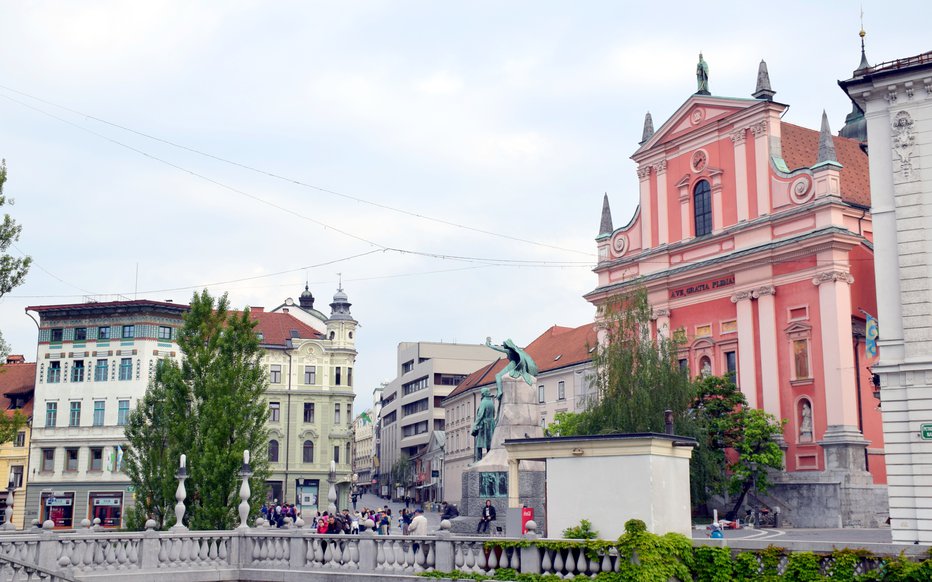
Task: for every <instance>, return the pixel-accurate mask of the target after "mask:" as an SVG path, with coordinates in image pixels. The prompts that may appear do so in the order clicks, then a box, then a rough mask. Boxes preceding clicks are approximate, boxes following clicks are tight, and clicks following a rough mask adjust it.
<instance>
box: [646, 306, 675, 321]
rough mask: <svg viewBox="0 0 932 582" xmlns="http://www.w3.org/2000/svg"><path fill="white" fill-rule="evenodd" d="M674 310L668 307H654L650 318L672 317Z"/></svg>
mask: <svg viewBox="0 0 932 582" xmlns="http://www.w3.org/2000/svg"><path fill="white" fill-rule="evenodd" d="M671 313H672V311H671V310H670V309H668V308H666V307H661V308H660V309H654V310H652V311H651V315H650V318H651V319H652V320H657V319H660V318H661V317H670V314H671Z"/></svg>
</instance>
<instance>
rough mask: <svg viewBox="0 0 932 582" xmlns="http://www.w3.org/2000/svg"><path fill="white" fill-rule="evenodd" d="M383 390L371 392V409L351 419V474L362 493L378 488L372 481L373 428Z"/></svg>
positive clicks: (375, 454)
mask: <svg viewBox="0 0 932 582" xmlns="http://www.w3.org/2000/svg"><path fill="white" fill-rule="evenodd" d="M383 388H384V386H379V387H378V388H376V389H375V390H373V391H372V402H373V405H372V407H370V408H368V409H367V410H365V411H364V412H362V413H361V414H360V415H359V416H357V417H356V418H355V419H353V474H354V475H356V487H357V490H359V491H360V492H363V493H368V492H369V491H374V490H375V489H377V488H378V487H377V485H378V481H377V480H375V479H374V474H375V462H376V461H375V458H376V456H377V453H376V448H375V426H376V423H377V422H378V418H379V411H380V410H381V409H382V390H383Z"/></svg>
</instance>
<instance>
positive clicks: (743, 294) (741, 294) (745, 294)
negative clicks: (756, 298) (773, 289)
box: [731, 289, 753, 303]
mask: <svg viewBox="0 0 932 582" xmlns="http://www.w3.org/2000/svg"><path fill="white" fill-rule="evenodd" d="M752 295H753V291H751V290H750V289H748V290H747V291H738V292H737V293H735V294H734V295H732V296H731V302H732V303H737V302H739V301H744V300H745V299H748V300H750V299H751V297H752Z"/></svg>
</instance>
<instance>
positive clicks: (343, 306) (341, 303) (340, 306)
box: [330, 287, 353, 320]
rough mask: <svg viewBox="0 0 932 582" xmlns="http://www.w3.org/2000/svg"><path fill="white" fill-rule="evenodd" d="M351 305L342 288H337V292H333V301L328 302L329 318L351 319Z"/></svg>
mask: <svg viewBox="0 0 932 582" xmlns="http://www.w3.org/2000/svg"><path fill="white" fill-rule="evenodd" d="M351 305H352V303H350V302H349V297H347V295H346V293H344V292H343V288H342V287H341V288H339V289H337V292H336V293H334V294H333V303H331V304H330V319H344V320H346V319H348V320H352V319H353V314H352V313H350V306H351Z"/></svg>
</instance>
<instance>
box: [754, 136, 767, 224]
mask: <svg viewBox="0 0 932 582" xmlns="http://www.w3.org/2000/svg"><path fill="white" fill-rule="evenodd" d="M751 132H752V133H753V134H754V164H755V167H757V168H761V169H760V170H759V171H758V172H757V184H756V190H757V215H758V216H761V215H764V214H770V183H769V180H770V172H767V171H766V170H765V168H769V167H770V160H769V159H768V158H769V148H768V147H767V122H766V121H761V122H760V123H757V124H755V125H752V126H751Z"/></svg>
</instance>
